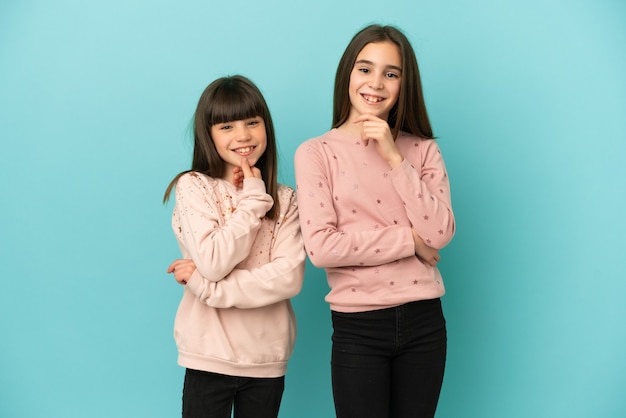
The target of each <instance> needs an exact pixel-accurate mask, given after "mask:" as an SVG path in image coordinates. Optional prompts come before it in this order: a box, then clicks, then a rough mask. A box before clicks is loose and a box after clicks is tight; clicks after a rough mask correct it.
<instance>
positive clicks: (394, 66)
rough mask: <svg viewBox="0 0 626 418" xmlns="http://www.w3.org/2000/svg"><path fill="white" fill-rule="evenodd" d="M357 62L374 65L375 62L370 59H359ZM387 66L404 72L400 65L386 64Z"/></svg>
mask: <svg viewBox="0 0 626 418" xmlns="http://www.w3.org/2000/svg"><path fill="white" fill-rule="evenodd" d="M355 64H368V65H374V63H373V62H372V61H370V60H358V61H357V62H355ZM385 68H386V69H392V70H396V71H400V72H402V68H400V67H398V66H396V65H386V66H385Z"/></svg>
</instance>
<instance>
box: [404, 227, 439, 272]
mask: <svg viewBox="0 0 626 418" xmlns="http://www.w3.org/2000/svg"><path fill="white" fill-rule="evenodd" d="M411 232H413V242H414V244H415V254H416V255H417V257H418V258H419V259H420V260H422V261H423V262H424V263H426V264H428V265H430V266H432V267H435V266H436V265H437V263H438V262H439V260H441V257H440V256H439V250H437V249H436V248H432V247H429V246H428V245H426V243H424V240H423V239H422V238H421V237H420V236H419V235H417V232H415V230H414V229H411Z"/></svg>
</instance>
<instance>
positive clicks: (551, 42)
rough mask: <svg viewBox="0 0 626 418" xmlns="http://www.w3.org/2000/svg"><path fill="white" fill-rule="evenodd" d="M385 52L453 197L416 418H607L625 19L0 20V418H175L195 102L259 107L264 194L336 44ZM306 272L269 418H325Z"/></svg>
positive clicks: (492, 7) (497, 7)
mask: <svg viewBox="0 0 626 418" xmlns="http://www.w3.org/2000/svg"><path fill="white" fill-rule="evenodd" d="M371 22H380V23H391V24H396V25H398V26H399V27H401V28H402V29H403V30H404V31H405V32H406V34H407V35H408V37H409V38H410V39H411V41H412V43H413V45H414V47H415V50H416V53H417V56H418V60H419V62H420V67H421V70H422V76H423V84H424V89H425V94H426V101H427V105H428V108H429V112H430V116H431V121H432V124H433V127H434V130H435V134H436V135H437V136H438V137H439V143H440V146H441V147H442V150H443V153H444V157H445V159H446V163H447V165H448V168H449V173H450V178H451V181H452V186H453V189H452V193H453V204H454V209H455V213H456V217H457V223H458V232H457V235H456V237H455V239H454V240H453V242H452V244H450V245H449V246H448V247H447V248H446V249H445V250H444V251H443V254H442V255H443V261H442V262H441V264H440V268H441V270H442V273H443V275H444V278H445V280H446V285H447V291H448V293H447V295H446V296H445V297H444V299H443V303H444V309H445V312H446V317H447V320H448V327H449V356H448V365H447V372H446V378H445V382H444V387H443V391H442V395H441V401H440V406H439V410H438V414H437V417H439V418H450V417H451V418H474V417H476V418H491V417H493V418H503V417H506V418H518V417H520V418H521V417H524V418H526V417H568V418H579V417H594V418H595V417H603V418H607V417H624V416H626V397H625V396H624V393H625V392H624V388H625V387H626V360H624V353H625V352H626V327H625V326H624V318H626V304H625V303H624V299H625V296H626V280H625V279H626V262H625V256H624V249H625V248H626V246H625V245H624V243H623V239H624V237H626V220H625V217H624V213H625V209H626V205H625V198H626V170H625V168H624V160H625V159H626V47H625V45H626V3H624V2H623V1H621V0H578V1H577V0H570V1H566V0H526V1H523V2H522V1H520V2H511V1H497V0H493V1H489V0H476V1H469V0H468V1H461V0H459V1H444V0H439V1H435V0H406V1H387V2H380V1H379V0H376V1H373V0H359V1H355V0H347V1H335V0H332V1H331V0H316V1H315V2H298V1H294V0H290V1H287V0H284V1H271V0H269V1H247V2H246V1H241V0H230V1H200V0H188V1H178V2H174V1H158V0H157V1H155V0H151V1H148V0H136V1H127V0H107V1H104V0H93V1H79V0H75V1H71V0H57V1H54V2H51V1H36V0H20V1H17V0H2V2H0V137H1V148H0V149H1V151H0V175H1V177H0V178H1V181H0V199H2V200H1V202H2V203H1V205H0V240H1V241H0V244H1V251H0V257H1V262H0V388H1V389H0V416H2V417H64V418H73V417H91V418H97V417H174V416H179V411H180V393H181V388H182V376H183V370H182V369H181V368H180V367H178V366H177V365H176V349H175V345H174V342H173V338H172V325H173V318H174V314H175V310H176V307H177V305H178V300H179V298H180V295H181V288H180V287H179V286H178V285H177V284H176V283H175V282H174V280H173V278H172V277H171V276H168V275H167V274H166V273H165V270H166V268H167V266H168V264H169V263H170V262H171V261H172V260H173V259H175V258H176V257H178V256H179V252H178V247H177V246H176V243H175V240H174V237H173V234H172V232H171V228H170V217H171V209H172V204H171V203H170V204H168V205H165V206H164V205H162V204H161V203H160V201H161V198H162V194H163V192H164V189H165V187H166V186H167V184H168V182H169V181H170V180H171V178H172V177H173V176H174V175H175V174H176V173H178V172H179V171H182V170H184V169H186V168H188V166H189V164H190V157H191V150H192V142H191V139H190V120H191V116H192V114H193V111H194V109H195V105H196V103H197V100H198V98H199V96H200V93H201V92H202V90H203V89H204V87H205V86H206V85H207V84H208V83H209V82H210V81H212V80H213V79H214V78H216V77H219V76H223V75H227V74H234V73H241V74H244V75H247V76H249V77H250V78H251V79H252V80H253V81H255V82H256V83H257V84H258V85H259V86H260V88H261V90H262V91H263V92H264V94H265V96H266V99H267V101H268V103H269V105H270V109H271V111H272V115H273V117H274V120H275V123H276V129H277V135H278V138H279V142H280V144H279V148H280V158H281V170H282V172H281V180H282V181H283V182H284V183H287V184H290V185H293V183H294V178H293V160H292V157H293V153H294V150H295V148H296V147H297V145H298V144H299V143H301V142H302V141H304V140H306V139H308V138H310V137H313V136H317V135H319V134H321V133H323V132H324V131H326V130H327V129H328V128H329V125H330V119H331V103H332V83H333V78H334V72H335V69H336V65H337V63H338V60H339V57H340V55H341V53H342V52H343V50H344V48H345V46H346V45H347V43H348V41H349V40H350V38H351V37H352V36H353V34H354V33H355V32H356V31H357V30H359V29H360V28H361V27H363V26H364V25H365V24H368V23H371ZM326 291H327V287H326V282H325V279H324V275H323V273H322V272H321V271H320V270H317V269H315V268H313V267H312V266H311V265H308V266H307V273H306V281H305V286H304V289H303V291H302V293H301V294H300V295H299V296H297V297H296V298H295V299H294V306H295V309H296V313H297V315H298V320H299V336H298V341H297V344H296V351H295V354H294V356H293V358H292V361H291V362H290V367H289V371H288V375H287V389H286V391H285V395H284V400H283V406H282V410H281V417H282V418H292V417H295V418H307V417H312V418H320V417H322V418H325V417H331V416H333V407H332V396H331V388H330V375H329V357H330V356H329V349H330V333H331V328H330V320H329V311H328V306H327V304H326V303H325V302H324V301H323V297H324V295H325V293H326Z"/></svg>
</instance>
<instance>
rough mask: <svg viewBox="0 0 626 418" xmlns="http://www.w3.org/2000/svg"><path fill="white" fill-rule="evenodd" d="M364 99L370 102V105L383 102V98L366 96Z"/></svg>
mask: <svg viewBox="0 0 626 418" xmlns="http://www.w3.org/2000/svg"><path fill="white" fill-rule="evenodd" d="M363 98H364V99H365V100H366V101H368V102H370V103H378V102H382V101H383V99H382V97H374V96H365V95H364V96H363Z"/></svg>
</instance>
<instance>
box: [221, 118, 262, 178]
mask: <svg viewBox="0 0 626 418" xmlns="http://www.w3.org/2000/svg"><path fill="white" fill-rule="evenodd" d="M211 138H213V142H214V143H215V148H216V149H217V153H218V154H219V156H220V157H221V158H222V160H224V162H225V163H226V168H225V172H224V173H223V177H222V178H223V179H224V180H228V181H231V182H232V177H233V168H234V167H241V159H242V158H247V159H248V164H250V167H252V166H253V165H255V164H256V163H257V161H259V158H261V156H262V155H263V153H264V152H265V149H266V148H267V135H266V130H265V121H264V120H263V118H262V117H260V116H257V117H254V118H248V119H243V120H236V121H232V122H225V123H216V124H215V125H213V126H211Z"/></svg>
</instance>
